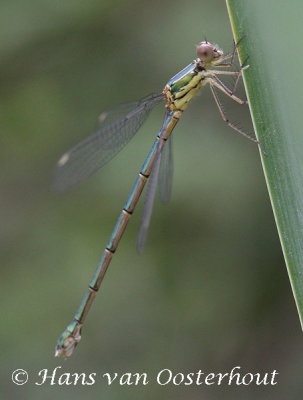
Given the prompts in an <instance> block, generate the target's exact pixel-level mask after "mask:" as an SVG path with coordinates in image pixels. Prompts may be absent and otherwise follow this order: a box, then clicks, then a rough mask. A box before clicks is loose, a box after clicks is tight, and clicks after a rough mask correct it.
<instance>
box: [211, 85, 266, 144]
mask: <svg viewBox="0 0 303 400" xmlns="http://www.w3.org/2000/svg"><path fill="white" fill-rule="evenodd" d="M210 90H211V92H212V94H213V96H214V99H215V102H216V104H217V107H218V110H219V113H220V115H221V117H222V119H223V121H224V122H226V124H227V125H228V126H229V127H231V128H232V129H234V130H235V131H236V132H238V133H240V135H242V136H244V137H246V138H247V139H249V140H251V141H252V142H254V143H257V144H258V145H259V146H260V143H259V141H258V140H257V139H255V138H254V137H252V136H250V135H249V134H248V133H246V132H244V131H243V130H242V129H241V128H239V127H238V126H236V125H234V124H233V123H232V122H230V121H229V119H228V118H227V115H226V114H225V112H224V109H223V106H222V104H221V102H220V100H219V97H218V95H217V93H216V92H215V90H214V88H213V85H212V84H210Z"/></svg>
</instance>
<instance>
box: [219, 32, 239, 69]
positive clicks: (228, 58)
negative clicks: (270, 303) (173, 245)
mask: <svg viewBox="0 0 303 400" xmlns="http://www.w3.org/2000/svg"><path fill="white" fill-rule="evenodd" d="M243 37H244V36H243ZM243 37H241V39H239V40H238V41H237V43H235V41H234V48H233V51H232V52H231V53H228V54H226V55H225V56H223V57H221V58H220V59H219V60H218V64H215V66H216V67H232V66H233V63H234V58H235V55H236V51H237V48H238V45H239V43H240V42H241V40H242V39H243ZM226 60H230V61H229V62H228V63H222V61H226Z"/></svg>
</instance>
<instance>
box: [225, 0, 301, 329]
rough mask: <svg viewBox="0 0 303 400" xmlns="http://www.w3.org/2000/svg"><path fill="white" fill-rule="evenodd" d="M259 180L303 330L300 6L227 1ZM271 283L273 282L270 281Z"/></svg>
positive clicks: (276, 0) (295, 0)
mask: <svg viewBox="0 0 303 400" xmlns="http://www.w3.org/2000/svg"><path fill="white" fill-rule="evenodd" d="M227 7H228V11H229V16H230V20H231V24H232V29H233V32H234V37H235V40H236V41H237V40H239V38H242V37H243V40H242V41H241V43H240V45H239V56H240V61H241V62H243V61H244V60H245V58H246V57H247V56H249V60H248V64H249V65H250V67H249V68H248V69H246V70H245V71H244V73H243V75H244V83H245V87H246V91H247V96H248V100H249V106H250V110H251V115H252V119H253V123H254V128H255V132H256V135H257V138H258V140H259V141H260V143H261V145H262V149H263V150H264V151H265V152H266V154H265V155H264V154H262V152H260V154H261V159H262V165H263V170H264V175H265V179H266V183H267V187H268V192H269V195H270V200H271V204H272V208H273V212H274V216H275V220H276V224H277V228H278V232H279V236H280V241H281V245H282V249H283V253H284V257H285V261H286V265H287V269H288V274H289V278H290V282H291V286H292V290H293V294H294V298H295V301H296V305H297V308H298V313H299V317H300V321H301V325H302V326H303V189H302V188H303V130H302V117H303V109H302V93H303V80H302V73H301V69H302V65H303V52H302V47H301V38H302V37H303V28H302V25H303V24H302V15H303V2H302V1H301V0H292V1H291V2H285V1H283V0H266V1H263V0H254V1H252V0H241V1H240V0H227ZM273 279H275V277H274V276H273Z"/></svg>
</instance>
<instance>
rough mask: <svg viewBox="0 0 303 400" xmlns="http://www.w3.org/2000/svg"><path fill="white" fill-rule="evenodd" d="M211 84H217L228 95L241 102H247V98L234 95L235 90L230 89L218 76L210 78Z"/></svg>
mask: <svg viewBox="0 0 303 400" xmlns="http://www.w3.org/2000/svg"><path fill="white" fill-rule="evenodd" d="M209 81H210V85H211V86H212V85H213V86H216V87H217V88H218V89H220V90H221V91H222V92H223V93H225V94H226V95H227V96H228V97H230V98H231V99H233V100H235V101H236V102H237V103H239V104H247V100H242V99H240V97H238V96H236V95H234V92H233V90H231V89H229V88H228V87H227V86H226V85H225V84H224V83H223V82H222V81H220V79H219V78H218V77H217V76H215V75H214V76H213V77H211V78H209Z"/></svg>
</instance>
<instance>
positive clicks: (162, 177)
mask: <svg viewBox="0 0 303 400" xmlns="http://www.w3.org/2000/svg"><path fill="white" fill-rule="evenodd" d="M173 174H174V159H173V136H172V135H171V136H170V137H169V138H168V140H167V143H166V145H165V146H164V147H163V149H162V153H161V163H160V172H159V184H158V193H159V197H160V200H161V201H162V203H167V202H168V201H169V200H170V197H171V191H172V182H173Z"/></svg>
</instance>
